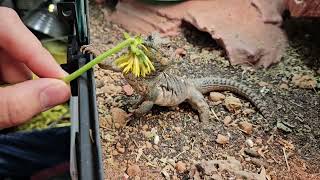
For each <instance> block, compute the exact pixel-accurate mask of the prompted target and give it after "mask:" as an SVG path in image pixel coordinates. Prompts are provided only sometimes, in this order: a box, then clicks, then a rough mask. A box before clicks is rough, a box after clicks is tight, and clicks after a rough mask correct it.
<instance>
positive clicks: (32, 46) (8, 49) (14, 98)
mask: <svg viewBox="0 0 320 180" xmlns="http://www.w3.org/2000/svg"><path fill="white" fill-rule="evenodd" d="M0 24H1V27H0V81H1V82H5V83H10V84H14V85H10V86H7V87H0V129H3V128H8V127H11V126H16V125H19V124H21V123H24V122H25V121H27V120H29V119H31V118H32V117H33V116H34V115H36V114H38V113H40V112H42V111H45V110H47V109H49V108H51V107H53V106H55V105H58V104H61V103H63V102H66V101H67V100H68V99H69V97H70V94H71V93H70V88H69V86H68V85H67V84H66V83H64V82H63V81H61V80H58V79H57V78H61V77H64V76H65V75H66V74H67V73H66V72H64V71H63V70H62V68H61V67H60V66H59V65H58V64H57V63H56V61H55V60H54V59H53V57H52V56H51V55H50V53H49V52H48V51H47V50H46V49H45V48H43V47H42V44H41V43H40V41H39V40H38V39H37V38H36V37H35V36H34V35H33V34H32V33H31V32H30V31H29V30H28V28H27V27H26V26H25V25H24V24H23V23H22V21H21V20H20V18H19V16H18V15H17V14H16V12H15V11H14V10H12V9H9V8H6V7H0ZM31 71H32V72H33V73H35V74H36V75H37V76H38V77H40V78H39V79H36V80H31V79H32V73H31Z"/></svg>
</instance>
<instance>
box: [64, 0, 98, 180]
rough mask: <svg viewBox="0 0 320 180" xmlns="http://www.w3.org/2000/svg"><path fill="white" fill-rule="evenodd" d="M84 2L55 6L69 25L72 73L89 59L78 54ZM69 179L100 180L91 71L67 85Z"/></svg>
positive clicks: (85, 34) (84, 30)
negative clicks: (68, 100)
mask: <svg viewBox="0 0 320 180" xmlns="http://www.w3.org/2000/svg"><path fill="white" fill-rule="evenodd" d="M88 7H89V6H88V1H87V0H74V1H72V0H65V1H62V2H60V3H58V13H59V16H60V17H61V18H62V19H63V20H65V21H67V24H69V25H70V29H71V35H70V36H69V37H68V49H67V64H63V65H61V66H62V67H63V68H64V69H65V70H66V71H67V72H68V73H72V72H73V71H75V70H77V69H78V68H80V67H82V66H83V65H85V64H86V63H87V62H89V61H91V60H92V59H93V57H92V55H87V54H82V53H81V52H80V47H81V46H82V45H85V44H89V43H90V38H89V25H88V24H89V22H88ZM70 85H71V92H72V97H71V99H70V113H71V145H70V151H71V161H70V167H71V176H72V178H73V179H83V180H91V179H92V180H102V179H103V165H102V153H101V145H100V136H99V122H98V111H97V105H96V92H95V89H96V87H95V81H94V74H93V70H92V69H91V70H88V71H87V72H86V73H84V74H82V75H81V76H80V77H79V78H77V79H76V80H74V81H72V82H71V84H70Z"/></svg>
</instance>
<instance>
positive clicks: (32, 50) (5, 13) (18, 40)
mask: <svg viewBox="0 0 320 180" xmlns="http://www.w3.org/2000/svg"><path fill="white" fill-rule="evenodd" d="M0 17H1V18H0V24H6V26H1V28H0V39H1V41H0V48H2V49H3V50H4V51H6V52H7V53H8V54H10V55H11V56H12V57H13V58H15V59H16V60H18V61H19V62H21V63H24V64H25V65H26V66H27V67H28V68H29V69H30V70H31V71H32V72H34V73H35V74H37V75H38V76H39V77H50V78H60V77H64V76H65V75H66V72H65V71H63V69H62V68H61V67H60V66H59V65H58V64H57V63H56V61H55V60H54V58H53V57H52V56H51V54H50V53H49V52H48V51H47V50H46V49H45V48H44V47H43V46H42V44H41V43H40V41H39V40H38V39H37V38H36V37H35V36H34V35H33V34H32V32H31V31H29V29H28V28H27V27H26V26H25V25H24V24H23V22H22V21H21V19H20V17H19V16H18V15H17V13H16V12H15V11H14V10H12V9H10V8H6V7H0Z"/></svg>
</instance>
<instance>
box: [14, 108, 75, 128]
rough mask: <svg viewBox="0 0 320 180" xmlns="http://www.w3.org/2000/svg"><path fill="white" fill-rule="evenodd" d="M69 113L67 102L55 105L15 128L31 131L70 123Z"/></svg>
mask: <svg viewBox="0 0 320 180" xmlns="http://www.w3.org/2000/svg"><path fill="white" fill-rule="evenodd" d="M69 120H70V113H69V107H68V105H67V104H64V105H58V106H55V107H53V108H51V109H49V110H47V111H45V112H42V113H40V114H38V115H36V116H35V117H34V118H32V119H31V120H30V121H28V122H26V123H25V124H22V125H20V126H18V127H17V128H16V130H17V131H32V130H40V129H47V128H53V127H61V126H68V125H70V121H69Z"/></svg>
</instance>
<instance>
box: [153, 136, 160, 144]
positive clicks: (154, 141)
mask: <svg viewBox="0 0 320 180" xmlns="http://www.w3.org/2000/svg"><path fill="white" fill-rule="evenodd" d="M159 141H160V137H159V136H158V135H157V134H156V135H155V136H154V140H153V143H154V144H158V143H159Z"/></svg>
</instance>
